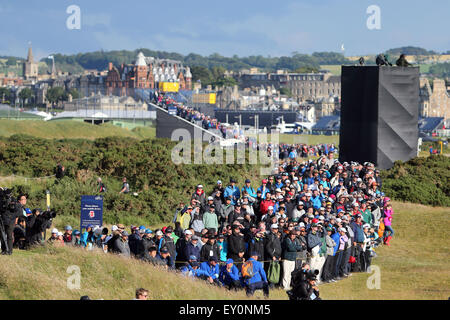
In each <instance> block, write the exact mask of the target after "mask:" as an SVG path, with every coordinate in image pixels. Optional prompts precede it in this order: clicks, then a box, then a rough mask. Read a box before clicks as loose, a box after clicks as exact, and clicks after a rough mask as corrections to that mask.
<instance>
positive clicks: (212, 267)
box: [200, 257, 220, 286]
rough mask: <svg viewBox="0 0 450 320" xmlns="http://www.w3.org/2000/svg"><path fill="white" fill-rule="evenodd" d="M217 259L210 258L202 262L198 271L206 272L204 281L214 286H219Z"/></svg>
mask: <svg viewBox="0 0 450 320" xmlns="http://www.w3.org/2000/svg"><path fill="white" fill-rule="evenodd" d="M217 262H218V261H217V258H216V257H210V258H209V259H208V261H205V262H202V263H201V264H200V270H202V271H204V272H206V274H207V275H206V277H205V278H206V279H205V280H206V281H208V282H209V283H211V284H216V285H219V286H220V281H219V273H220V270H219V265H218V264H217Z"/></svg>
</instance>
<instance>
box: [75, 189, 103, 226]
mask: <svg viewBox="0 0 450 320" xmlns="http://www.w3.org/2000/svg"><path fill="white" fill-rule="evenodd" d="M90 224H92V225H94V226H101V225H102V224H103V196H81V218H80V230H81V229H83V228H86V227H87V226H88V225H90Z"/></svg>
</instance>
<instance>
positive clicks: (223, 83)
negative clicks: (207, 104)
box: [213, 77, 237, 87]
mask: <svg viewBox="0 0 450 320" xmlns="http://www.w3.org/2000/svg"><path fill="white" fill-rule="evenodd" d="M213 84H214V85H215V86H219V87H234V86H235V85H237V81H236V80H235V79H234V78H231V77H222V78H220V79H217V80H216V81H214V83H213Z"/></svg>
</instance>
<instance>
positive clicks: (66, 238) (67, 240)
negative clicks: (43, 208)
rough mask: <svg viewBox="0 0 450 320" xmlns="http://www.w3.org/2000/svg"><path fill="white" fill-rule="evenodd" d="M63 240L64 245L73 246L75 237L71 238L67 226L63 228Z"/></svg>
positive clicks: (69, 228) (70, 229) (70, 230)
mask: <svg viewBox="0 0 450 320" xmlns="http://www.w3.org/2000/svg"><path fill="white" fill-rule="evenodd" d="M63 240H64V243H65V244H67V245H74V244H75V237H73V236H72V227H71V226H69V225H67V226H65V227H64V235H63Z"/></svg>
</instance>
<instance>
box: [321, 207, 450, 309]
mask: <svg viewBox="0 0 450 320" xmlns="http://www.w3.org/2000/svg"><path fill="white" fill-rule="evenodd" d="M394 211H395V213H394V217H393V228H394V232H395V235H394V237H393V239H392V241H391V246H390V247H386V246H383V247H379V248H377V249H376V252H377V254H378V257H376V258H375V259H373V261H372V264H373V265H377V266H379V267H380V272H381V289H380V290H377V289H373V290H370V289H368V288H367V286H366V282H367V280H368V278H369V277H370V276H372V275H373V274H368V273H365V274H363V273H354V274H353V276H351V277H350V278H348V279H345V280H342V281H340V282H337V283H331V284H326V285H323V286H321V287H320V291H321V296H322V297H323V298H324V299H363V300H366V299H375V300H391V299H402V300H410V299H448V297H450V264H449V263H450V246H449V242H448V239H449V238H450V231H449V229H448V226H449V222H450V209H449V208H442V207H434V208H433V207H428V206H423V205H418V204H412V203H401V202H394Z"/></svg>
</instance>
